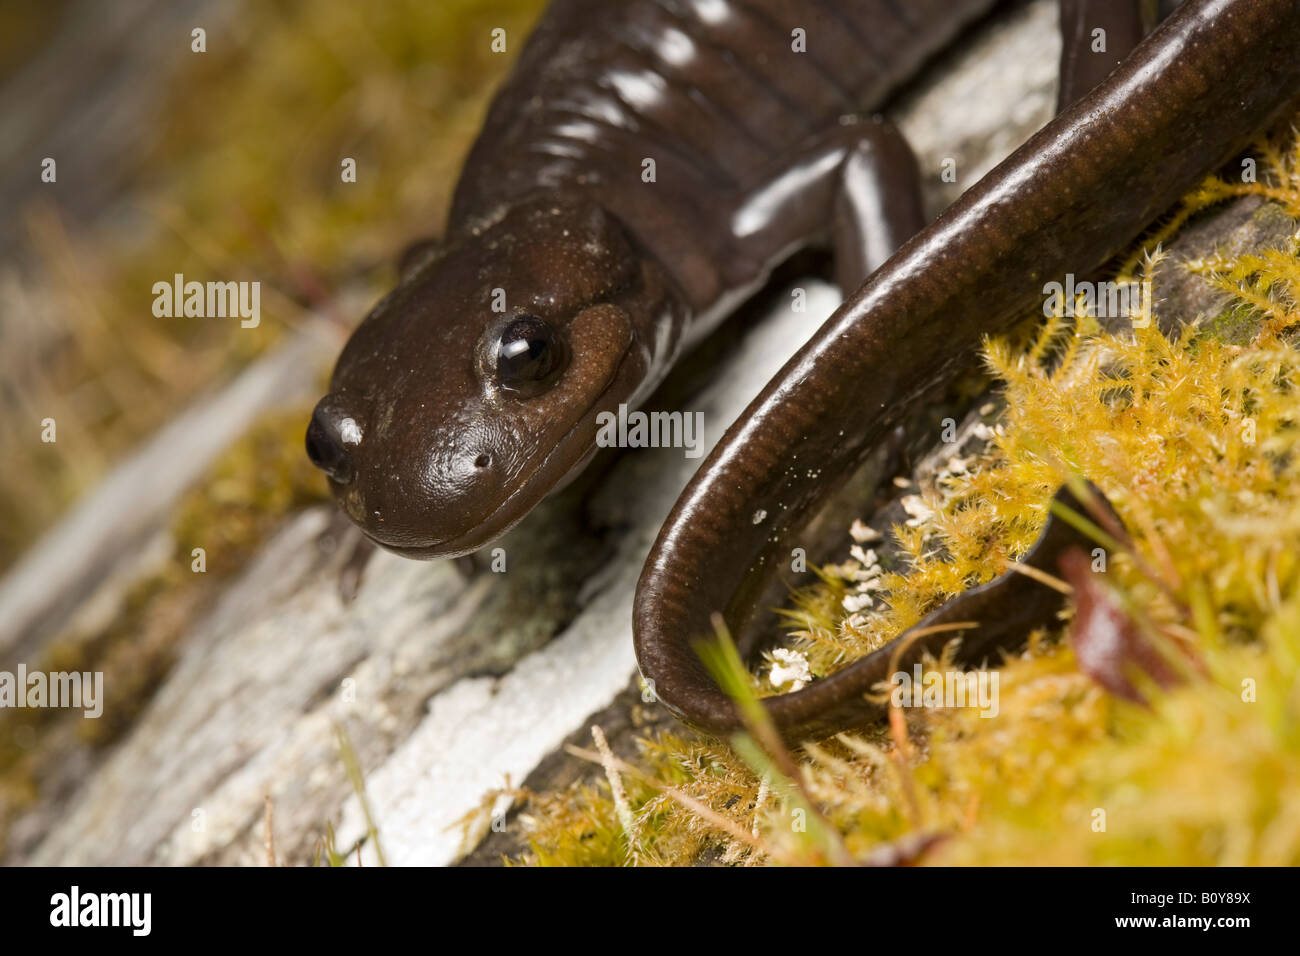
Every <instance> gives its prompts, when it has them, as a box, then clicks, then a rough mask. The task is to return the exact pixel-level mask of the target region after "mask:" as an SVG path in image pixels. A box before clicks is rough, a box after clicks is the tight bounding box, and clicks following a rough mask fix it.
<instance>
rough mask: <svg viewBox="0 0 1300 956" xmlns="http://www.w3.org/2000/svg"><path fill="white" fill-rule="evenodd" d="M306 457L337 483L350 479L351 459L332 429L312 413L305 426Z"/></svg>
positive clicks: (345, 482)
mask: <svg viewBox="0 0 1300 956" xmlns="http://www.w3.org/2000/svg"><path fill="white" fill-rule="evenodd" d="M307 457H308V458H310V459H311V461H312V464H313V465H315V466H316V467H317V468H319V469H320V470H321V471H323V472H325V474H327V475H329V476H330V477H331V478H333V479H334V480H335V481H337V482H338V483H339V484H342V485H346V484H347V483H348V482H350V481H351V480H352V459H351V457H349V455H348V453H347V450H346V449H345V448H344V447H343V443H342V442H341V441H339V439H338V437H337V436H336V435H335V434H334V433H333V431H332V430H331V429H330V428H329V426H328V425H326V424H325V423H324V422H322V421H321V420H320V418H319V416H316V415H313V416H312V418H311V424H310V425H308V426H307Z"/></svg>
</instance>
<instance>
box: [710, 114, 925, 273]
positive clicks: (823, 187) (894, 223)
mask: <svg viewBox="0 0 1300 956" xmlns="http://www.w3.org/2000/svg"><path fill="white" fill-rule="evenodd" d="M800 157H801V158H800V159H799V161H798V162H796V163H794V164H793V165H791V164H789V163H783V164H782V166H781V168H780V169H779V170H774V171H773V174H772V176H771V177H770V178H768V179H766V180H764V181H763V182H762V184H761V185H760V186H759V187H758V188H756V189H754V190H752V191H750V192H748V193H746V194H745V195H743V196H741V197H740V198H739V200H738V201H737V202H736V204H735V206H734V208H733V210H732V213H731V233H732V236H733V243H734V247H733V248H734V252H735V255H734V256H732V257H730V258H731V259H732V260H733V261H734V262H735V263H737V264H739V266H740V267H741V268H742V269H743V270H744V271H746V272H749V273H752V272H754V271H761V269H762V268H763V264H767V265H770V264H773V263H775V262H778V261H780V260H781V259H782V258H784V257H785V256H787V255H789V254H790V253H791V252H794V251H795V250H796V249H798V248H799V247H801V246H805V245H808V244H809V243H810V242H817V241H828V242H829V244H830V246H831V248H832V250H833V252H834V255H835V278H836V281H837V282H838V283H839V286H840V290H841V291H842V292H843V293H844V294H845V295H846V296H847V295H848V294H849V293H851V292H854V291H856V290H857V288H858V286H860V285H861V284H862V282H863V281H864V280H865V279H866V277H867V276H869V275H870V274H871V273H872V272H874V271H875V270H876V268H877V267H879V266H880V265H881V264H882V263H884V261H885V260H886V259H888V258H889V257H890V256H891V255H893V253H894V250H896V249H897V248H898V247H899V246H900V245H902V244H903V243H904V242H906V241H907V240H908V239H910V238H911V237H912V236H913V235H914V234H916V233H917V232H918V231H919V230H920V229H921V228H922V227H923V226H924V225H925V214H924V212H923V210H922V207H921V188H920V173H919V171H918V169H917V164H916V157H915V156H914V155H913V153H912V150H911V147H909V146H908V145H907V141H906V140H905V139H903V136H902V134H901V133H900V132H899V131H898V130H897V128H895V126H894V125H893V124H892V123H890V122H889V121H887V120H885V119H884V118H883V117H879V116H875V117H857V116H852V117H845V118H844V119H843V120H841V122H840V124H839V125H837V126H835V127H833V128H832V129H829V130H827V131H826V132H824V133H821V134H819V135H818V136H816V137H814V138H812V139H810V140H809V141H808V142H807V143H806V144H805V145H804V147H803V148H802V150H801V151H800ZM828 223H829V228H828Z"/></svg>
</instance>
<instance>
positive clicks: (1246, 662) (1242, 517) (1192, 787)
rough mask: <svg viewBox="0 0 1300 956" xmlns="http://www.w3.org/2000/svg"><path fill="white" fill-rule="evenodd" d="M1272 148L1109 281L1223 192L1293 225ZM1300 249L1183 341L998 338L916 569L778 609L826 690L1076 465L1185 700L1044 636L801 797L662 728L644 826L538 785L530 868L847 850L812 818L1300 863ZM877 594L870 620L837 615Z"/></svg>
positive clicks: (1134, 266) (877, 739)
mask: <svg viewBox="0 0 1300 956" xmlns="http://www.w3.org/2000/svg"><path fill="white" fill-rule="evenodd" d="M1258 152H1259V155H1260V157H1261V167H1262V168H1263V169H1264V170H1265V173H1266V175H1265V176H1264V177H1263V178H1262V179H1261V182H1260V183H1258V184H1241V185H1237V184H1229V183H1225V182H1223V181H1221V180H1217V179H1211V180H1209V181H1207V183H1205V184H1203V185H1202V186H1201V187H1199V188H1198V189H1197V190H1195V191H1194V192H1193V193H1192V194H1191V195H1190V196H1189V197H1187V199H1186V200H1185V203H1184V206H1183V208H1182V209H1181V210H1180V211H1179V212H1178V213H1177V214H1176V215H1174V216H1173V217H1172V218H1171V220H1170V221H1169V222H1168V223H1166V224H1165V225H1164V226H1162V227H1160V228H1159V229H1157V230H1156V231H1155V232H1154V233H1153V234H1152V235H1151V236H1149V237H1148V239H1147V241H1146V242H1144V243H1142V244H1141V245H1139V246H1138V247H1136V248H1135V249H1134V250H1133V253H1132V254H1131V255H1130V256H1129V257H1128V259H1127V260H1126V261H1125V262H1124V263H1123V264H1122V265H1121V267H1120V276H1119V278H1122V279H1126V278H1132V277H1134V276H1141V275H1143V274H1146V275H1155V279H1154V281H1155V282H1156V283H1157V286H1158V283H1159V282H1160V281H1161V280H1160V278H1159V274H1158V273H1157V270H1156V266H1157V265H1159V264H1160V262H1161V259H1162V256H1161V254H1160V252H1159V251H1158V249H1159V245H1160V243H1162V242H1166V241H1167V240H1168V239H1170V238H1171V237H1173V236H1174V235H1176V234H1177V232H1178V230H1179V229H1180V228H1181V227H1182V225H1183V224H1185V223H1186V222H1188V221H1189V220H1190V219H1191V218H1192V217H1193V216H1194V215H1195V214H1196V213H1197V212H1199V211H1200V210H1202V209H1204V208H1206V207H1207V206H1208V205H1210V204H1212V203H1216V202H1220V201H1222V200H1225V199H1229V198H1232V197H1234V196H1239V195H1260V196H1263V197H1264V198H1265V199H1266V200H1267V201H1268V203H1269V204H1270V205H1271V206H1272V207H1273V208H1274V209H1275V210H1276V214H1277V215H1285V216H1288V217H1291V219H1292V220H1294V218H1295V217H1297V216H1300V142H1298V141H1297V140H1295V139H1287V138H1280V137H1274V138H1268V139H1264V140H1261V142H1260V144H1259V145H1258ZM1292 225H1293V227H1294V222H1293V223H1292ZM1297 251H1298V250H1297V248H1296V247H1295V245H1294V244H1293V245H1292V246H1290V247H1287V248H1282V249H1275V250H1260V251H1253V252H1243V253H1239V254H1235V255H1223V256H1221V257H1212V258H1207V259H1205V260H1201V261H1195V262H1191V263H1189V264H1188V269H1190V271H1191V272H1193V273H1195V274H1198V275H1200V276H1202V277H1203V278H1204V279H1205V281H1207V282H1208V283H1210V285H1212V286H1213V287H1215V288H1217V289H1220V290H1222V291H1224V292H1226V293H1229V294H1230V295H1231V297H1232V305H1231V306H1230V307H1229V308H1227V309H1226V310H1225V311H1224V313H1223V314H1222V315H1221V316H1219V317H1218V318H1217V319H1216V320H1214V321H1212V322H1210V323H1208V325H1207V326H1203V327H1199V328H1198V327H1197V326H1195V325H1193V324H1189V325H1187V326H1186V327H1185V328H1184V330H1183V332H1182V333H1181V334H1180V335H1179V337H1178V338H1176V339H1174V340H1172V341H1171V340H1170V339H1167V338H1166V337H1165V336H1164V335H1162V334H1161V332H1160V331H1159V327H1160V325H1163V326H1164V327H1166V328H1168V327H1177V326H1178V324H1179V323H1177V322H1163V321H1162V322H1161V323H1159V324H1157V323H1156V322H1154V321H1152V322H1150V323H1149V324H1148V325H1147V326H1146V327H1145V328H1137V327H1134V328H1131V329H1123V330H1117V331H1106V330H1104V329H1102V328H1101V327H1100V326H1099V325H1098V324H1097V323H1096V322H1095V321H1094V320H1089V319H1087V318H1086V317H1085V318H1083V319H1080V320H1078V321H1077V323H1075V324H1067V323H1066V322H1065V321H1064V320H1056V321H1052V320H1049V321H1048V323H1047V324H1046V326H1045V327H1042V326H1039V327H1037V328H1036V331H1035V333H1034V334H1033V335H1032V336H1031V337H1029V338H1027V339H1026V338H1025V337H1024V336H1023V335H1021V336H1015V337H1007V338H1004V339H997V340H991V341H989V342H987V343H986V346H985V358H986V362H987V365H988V368H989V370H990V371H991V373H992V374H993V376H994V377H995V378H996V379H997V380H998V381H999V382H1000V387H1001V390H1002V393H1003V398H1004V408H1003V410H1002V412H1001V413H1000V416H999V419H998V421H997V423H996V426H995V427H994V428H993V429H992V431H991V432H990V433H989V436H988V437H989V438H990V443H989V447H988V450H987V451H986V452H984V453H982V454H980V455H977V456H975V457H974V458H972V459H971V460H969V461H964V462H960V463H958V464H957V465H956V466H950V467H949V468H948V469H946V470H945V471H944V472H943V473H941V474H940V475H939V476H937V477H936V478H935V479H934V481H933V482H932V483H931V484H930V485H929V486H927V487H925V488H923V489H920V490H919V492H918V494H917V495H916V496H915V501H913V502H912V503H911V507H909V509H908V513H909V520H908V521H907V522H906V524H905V525H901V526H898V527H895V528H894V529H893V537H894V538H895V539H896V541H897V543H898V545H899V547H900V549H901V554H902V555H903V561H902V562H901V563H900V564H897V565H894V566H886V567H876V566H875V564H874V562H873V560H872V559H873V557H874V556H873V555H871V554H869V553H868V552H867V550H866V549H865V548H863V547H861V546H859V547H858V549H857V550H856V551H855V553H854V554H853V555H851V556H850V557H849V559H848V560H847V561H846V562H844V563H842V564H838V565H832V566H830V567H828V568H826V569H824V570H823V580H822V581H821V582H820V583H819V584H818V585H816V586H814V587H813V588H811V589H808V590H805V591H802V592H800V593H799V594H797V595H795V596H794V598H793V599H792V606H791V607H790V608H789V609H788V611H787V615H788V619H789V622H790V628H791V631H790V637H789V638H788V640H787V648H786V649H787V650H788V651H789V652H791V653H793V654H797V655H801V656H803V657H804V658H805V659H806V660H807V661H808V662H809V665H810V669H811V672H812V673H813V675H815V676H820V675H824V674H827V673H830V672H832V671H834V670H835V669H837V668H838V667H841V666H843V665H844V664H845V663H847V662H848V661H850V660H852V659H855V658H857V657H859V656H861V655H863V654H865V653H867V652H869V651H870V650H872V649H874V648H875V647H878V646H880V645H881V644H882V643H884V642H885V641H887V640H888V639H889V638H890V637H891V636H893V635H894V634H897V633H898V632H899V631H900V630H902V629H903V628H906V627H907V626H909V625H910V624H912V623H914V622H915V621H916V620H917V619H918V618H919V617H920V616H922V615H923V614H924V613H925V612H927V611H928V610H929V609H931V608H932V607H934V606H935V605H937V604H938V603H940V602H942V601H943V600H945V599H947V598H948V597H951V596H952V595H954V594H957V593H958V592H960V591H962V590H965V589H966V588H968V587H970V586H971V585H972V584H973V583H976V582H979V581H984V580H987V579H989V578H991V577H993V576H994V575H996V574H998V573H1000V572H1001V570H1002V568H1003V567H1004V566H1005V563H1006V562H1007V561H1009V560H1013V559H1014V558H1015V557H1017V556H1018V555H1020V554H1022V553H1023V552H1024V551H1025V549H1026V548H1027V547H1028V546H1029V545H1030V544H1031V543H1032V542H1033V540H1034V538H1035V536H1036V534H1037V532H1038V529H1039V528H1040V526H1041V524H1042V522H1043V520H1044V517H1045V513H1044V509H1045V506H1046V503H1047V501H1048V499H1049V498H1050V496H1051V494H1052V492H1053V491H1054V489H1055V488H1056V487H1057V486H1058V485H1059V484H1061V483H1062V481H1065V480H1068V479H1071V478H1072V477H1074V476H1083V477H1086V478H1088V479H1091V480H1092V481H1094V482H1096V483H1097V484H1098V485H1099V486H1100V487H1101V488H1102V490H1103V491H1104V492H1105V493H1106V494H1107V496H1108V497H1109V498H1110V499H1111V500H1112V502H1113V503H1114V504H1115V505H1116V507H1117V509H1118V511H1119V512H1120V514H1121V516H1122V517H1123V518H1124V520H1125V523H1126V525H1127V526H1128V528H1129V529H1130V531H1131V532H1132V535H1133V539H1134V546H1133V552H1132V553H1131V554H1123V553H1113V554H1111V555H1110V560H1109V565H1108V567H1107V569H1106V575H1107V580H1108V582H1109V584H1110V585H1111V586H1112V588H1113V589H1114V590H1115V592H1116V593H1117V594H1118V595H1120V597H1121V598H1122V600H1123V601H1124V602H1125V605H1126V606H1130V607H1136V608H1141V609H1143V614H1144V617H1145V618H1146V619H1148V621H1149V622H1150V624H1151V626H1152V627H1154V628H1155V629H1156V630H1157V631H1158V632H1159V633H1161V634H1163V635H1166V636H1168V637H1170V638H1172V639H1174V640H1176V641H1177V642H1179V643H1180V645H1181V646H1184V647H1186V648H1189V649H1190V650H1191V651H1192V652H1193V653H1194V654H1195V657H1196V659H1197V660H1199V661H1200V662H1201V668H1200V670H1196V671H1193V672H1192V674H1191V676H1190V677H1189V679H1187V680H1186V681H1185V682H1184V683H1182V684H1181V685H1179V686H1177V687H1175V688H1173V689H1171V690H1168V691H1165V692H1158V693H1154V694H1152V695H1151V696H1150V697H1149V700H1150V706H1147V707H1144V706H1139V705H1137V704H1133V703H1128V702H1125V701H1122V700H1119V699H1116V698H1114V697H1112V696H1110V695H1109V694H1107V693H1106V692H1105V690H1104V689H1103V688H1102V687H1101V686H1099V685H1098V684H1096V683H1094V682H1093V681H1092V680H1090V679H1089V678H1088V677H1087V676H1086V675H1085V674H1083V673H1082V672H1081V671H1080V670H1079V668H1078V667H1077V666H1076V662H1075V658H1074V654H1073V651H1072V650H1071V646H1070V645H1069V644H1068V643H1065V642H1060V641H1057V640H1053V639H1051V638H1052V637H1054V636H1055V635H1052V634H1041V633H1040V634H1035V635H1033V637H1032V638H1031V642H1030V646H1029V648H1028V650H1026V651H1025V652H1024V653H1022V654H1020V655H1017V656H1015V657H1014V658H1013V659H1012V660H1009V661H1007V662H1006V664H1005V666H1003V667H1002V668H1001V669H1000V671H999V678H1000V685H999V689H1000V694H999V714H998V716H997V718H996V719H984V718H982V717H981V716H980V715H979V712H978V711H976V710H973V709H967V708H956V709H949V710H945V709H938V708H922V709H915V710H909V711H907V712H904V711H902V710H900V709H893V710H891V712H890V722H889V725H888V726H887V727H881V728H877V729H875V730H869V731H865V732H863V733H859V734H854V735H847V734H844V735H840V736H838V737H836V738H834V739H832V740H829V741H825V742H823V743H821V744H820V745H817V746H809V747H808V748H807V749H806V750H804V751H802V752H801V753H800V754H799V756H798V757H797V758H794V757H792V756H790V755H784V757H783V758H782V759H787V760H796V759H797V765H793V769H792V771H791V772H790V773H789V774H788V776H789V777H790V778H791V779H792V781H793V782H794V784H796V785H797V786H795V787H794V789H789V788H787V789H786V790H784V791H782V789H781V788H779V787H776V786H775V785H772V786H768V785H765V784H764V783H763V780H764V779H767V780H768V781H769V782H770V781H772V780H773V779H774V777H773V772H772V769H771V766H772V765H771V764H766V765H765V764H764V763H763V758H760V757H756V756H755V745H754V744H753V740H752V739H750V738H744V737H742V738H740V739H738V740H737V741H734V742H733V743H734V744H735V746H736V747H738V748H739V751H737V750H735V749H732V748H731V747H728V746H727V745H725V744H723V743H709V742H702V741H699V740H695V739H692V738H690V737H689V736H677V735H672V734H664V735H660V736H658V737H656V738H654V739H649V740H644V741H642V742H641V746H642V758H641V761H640V765H639V768H637V770H636V773H635V774H633V773H631V772H630V768H625V769H624V770H623V771H622V772H621V773H620V776H621V779H622V781H623V782H624V785H625V789H626V793H627V797H626V799H627V803H628V809H630V810H631V812H632V814H633V819H634V821H635V823H634V827H633V829H634V832H632V833H628V832H627V829H628V828H627V827H626V826H625V825H621V824H620V823H619V819H618V813H617V812H616V811H617V807H616V801H615V800H614V797H613V794H612V791H611V787H610V786H609V784H608V782H599V783H597V784H594V785H592V784H582V785H578V786H575V787H574V788H572V789H570V790H569V791H566V792H562V793H552V794H535V795H531V796H530V797H529V798H528V801H527V806H526V809H525V812H524V813H523V814H522V815H521V821H522V822H523V824H524V826H525V828H526V829H527V831H528V833H529V839H530V847H531V849H530V851H529V853H527V854H526V855H525V856H524V857H523V858H522V860H521V862H525V863H537V864H583V863H593V862H600V863H619V864H629V863H672V864H687V863H696V862H702V861H718V862H795V863H800V862H804V863H806V862H823V861H825V860H826V859H833V857H828V856H827V855H826V854H824V853H822V854H818V853H815V852H813V850H812V848H810V845H809V841H808V838H807V836H806V834H807V832H808V829H809V827H810V825H811V821H809V820H808V819H807V817H806V816H805V817H804V818H803V820H802V824H803V825H802V827H801V826H800V825H799V818H798V817H797V811H798V810H799V809H800V807H803V806H806V807H807V808H808V810H809V812H810V813H811V814H812V815H813V816H814V817H815V818H816V820H815V822H816V823H818V824H819V825H821V826H823V827H825V828H827V829H828V831H829V832H830V833H832V834H834V835H835V836H836V837H837V838H838V840H839V841H840V843H841V845H842V846H843V848H844V849H845V850H847V852H848V853H849V855H850V856H851V857H852V858H854V859H872V858H883V859H888V860H892V861H894V862H897V861H900V860H901V861H907V860H909V859H911V858H914V857H916V856H917V855H918V854H919V855H920V858H921V859H922V860H924V861H926V862H940V863H960V864H1013V863H1032V864H1128V865H1135V864H1136V865H1156V864H1163V865H1221V864H1222V865H1232V864H1281V865H1297V864H1300V799H1298V798H1300V760H1298V759H1297V758H1298V757H1300V731H1297V729H1296V728H1297V727H1300V693H1297V686H1300V685H1298V684H1297V675H1300V558H1297V557H1296V555H1297V554H1300V458H1298V457H1297V456H1296V455H1295V454H1294V447H1295V442H1296V438H1297V429H1298V428H1300V417H1298V416H1297V412H1296V406H1295V395H1296V394H1297V388H1298V387H1300V350H1297V348H1296V347H1295V346H1294V345H1293V343H1292V341H1291V339H1290V333H1291V332H1292V331H1293V329H1294V327H1295V326H1296V325H1297V323H1300V306H1298V303H1300V259H1298V258H1297ZM1155 299H1156V300H1157V301H1159V299H1160V295H1159V289H1158V288H1157V289H1156V295H1155ZM1148 318H1153V317H1151V316H1148ZM1160 318H1161V319H1162V320H1163V319H1165V318H1174V319H1190V318H1191V317H1184V316H1171V317H1166V316H1163V315H1162V316H1160ZM863 594H865V595H867V596H868V597H870V598H872V602H871V604H870V606H866V607H863V608H858V609H857V610H855V611H854V612H850V611H849V610H846V608H845V600H846V598H853V597H855V596H858V595H863ZM854 606H855V608H857V604H854ZM932 666H938V667H940V668H946V667H947V662H946V661H942V660H941V661H939V662H936V663H935V664H934V665H932ZM760 676H761V675H751V676H748V677H745V678H744V679H743V680H733V681H732V684H731V686H732V687H733V689H735V690H737V691H739V692H744V687H745V686H746V685H745V683H744V681H746V680H747V681H756V680H758V679H759V677H760ZM772 690H773V688H771V687H770V686H769V687H768V688H766V692H772ZM760 739H761V737H760ZM747 741H748V742H747ZM774 749H776V748H772V747H768V748H766V750H767V752H768V753H769V755H770V754H772V752H773V750H774ZM740 754H745V755H746V756H747V757H748V758H749V759H742V757H741V756H740ZM777 756H780V755H777ZM606 772H607V775H611V776H612V775H613V774H615V773H619V772H618V771H617V770H612V769H611V767H610V766H609V765H608V764H607V766H606ZM638 775H644V777H641V776H638ZM629 780H631V781H632V782H631V783H628V781H629ZM620 835H621V836H622V839H621V840H620V839H619V837H620ZM589 844H594V845H595V848H596V849H595V850H594V851H593V850H592V849H590V848H589ZM917 847H922V848H928V849H925V851H924V853H923V854H920V851H918V850H916V848H917ZM909 848H910V849H909ZM882 850H884V851H888V852H887V853H886V855H885V856H884V857H880V854H881V852H882Z"/></svg>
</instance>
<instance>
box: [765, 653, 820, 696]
mask: <svg viewBox="0 0 1300 956" xmlns="http://www.w3.org/2000/svg"><path fill="white" fill-rule="evenodd" d="M772 657H773V658H774V660H775V663H773V664H772V673H771V675H770V676H769V678H768V679H769V680H771V682H772V686H773V687H783V686H785V685H786V684H789V685H790V689H791V690H799V689H800V688H801V687H803V686H804V685H805V684H807V683H808V682H809V681H810V680H812V671H811V670H810V669H809V667H808V658H806V657H804V655H803V654H801V653H799V652H798V651H792V650H789V649H788V648H784V647H778V648H777V649H776V650H774V651H773V652H772Z"/></svg>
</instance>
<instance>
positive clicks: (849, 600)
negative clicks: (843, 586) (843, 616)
mask: <svg viewBox="0 0 1300 956" xmlns="http://www.w3.org/2000/svg"><path fill="white" fill-rule="evenodd" d="M840 603H841V604H843V605H844V610H846V611H848V612H849V613H850V614H857V613H858V612H859V611H861V610H863V609H864V608H869V607H874V606H875V604H876V602H875V601H873V600H872V599H871V595H870V594H867V593H866V592H864V591H855V592H853V593H852V594H846V595H844V600H843V601H841V602H840Z"/></svg>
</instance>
